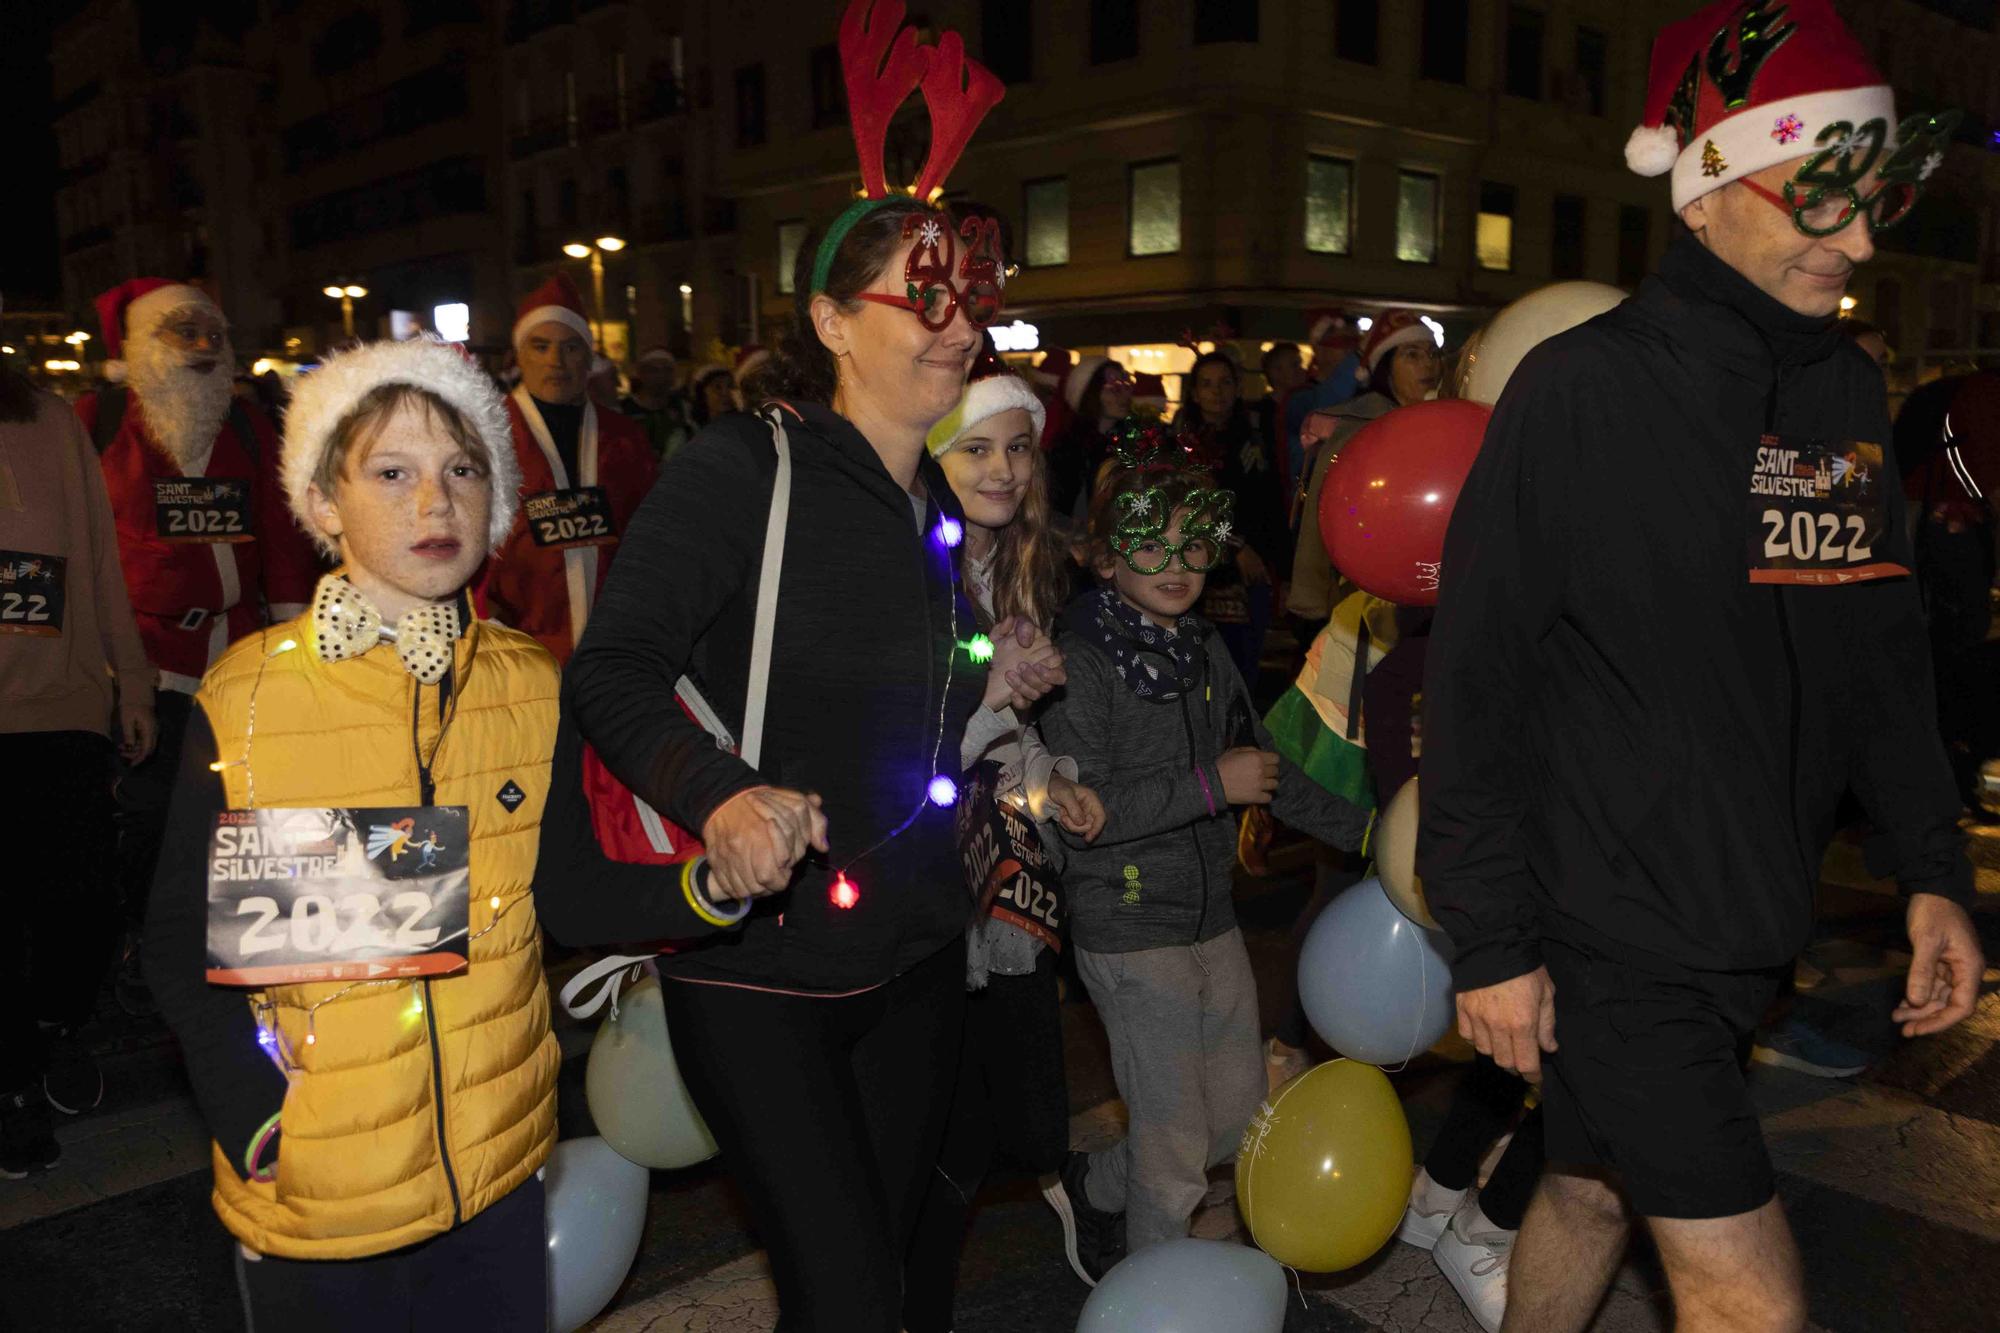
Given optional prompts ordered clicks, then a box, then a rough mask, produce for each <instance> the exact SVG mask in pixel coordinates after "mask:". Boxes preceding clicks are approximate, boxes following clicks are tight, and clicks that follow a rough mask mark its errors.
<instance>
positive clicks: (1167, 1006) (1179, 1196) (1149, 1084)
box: [1076, 930, 1265, 1252]
mask: <svg viewBox="0 0 2000 1333" xmlns="http://www.w3.org/2000/svg"><path fill="white" fill-rule="evenodd" d="M1076 965H1077V971H1079V972H1080V973H1082V974H1083V984H1084V985H1085V986H1087V987H1088V988H1089V989H1090V999H1091V1002H1092V1003H1093V1004H1095V1005H1096V1006H1097V1016H1098V1017H1099V1018H1100V1019H1101V1020H1102V1021H1103V1023H1104V1030H1105V1032H1106V1033H1107V1034H1108V1035H1109V1036H1110V1038H1111V1074H1112V1077H1113V1078H1115V1079H1116V1080H1117V1081H1118V1095H1119V1096H1121V1097H1123V1098H1124V1099H1125V1111H1126V1114H1127V1116H1128V1117H1129V1121H1130V1126H1129V1128H1128V1130H1127V1132H1126V1136H1125V1139H1124V1141H1123V1142H1121V1143H1119V1144H1117V1145H1116V1146H1114V1147H1110V1148H1106V1149H1104V1150H1103V1151H1102V1152H1096V1153H1092V1154H1091V1155H1090V1174H1089V1177H1088V1179H1087V1180H1086V1182H1085V1186H1084V1189H1085V1193H1087V1194H1088V1195H1089V1196H1090V1198H1089V1202H1090V1203H1091V1205H1092V1206H1094V1207H1097V1208H1102V1209H1105V1210H1106V1211H1108V1212H1114V1213H1115V1212H1123V1213H1124V1214H1125V1243H1126V1248H1127V1249H1128V1250H1129V1251H1133V1252H1136V1251H1138V1250H1139V1249H1141V1248H1143V1247H1145V1246H1147V1245H1156V1244H1158V1243H1159V1242H1161V1241H1164V1240H1175V1239H1178V1238H1180V1237H1182V1236H1185V1235H1187V1234H1188V1222H1189V1220H1190V1219H1191V1218H1193V1216H1194V1210H1195V1208H1196V1207H1197V1206H1198V1205H1199V1204H1200V1203H1201V1198H1202V1195H1203V1194H1204V1193H1206V1192H1207V1189H1208V1177H1207V1173H1208V1168H1209V1167H1211V1166H1217V1165H1220V1164H1221V1163H1223V1162H1227V1161H1230V1160H1232V1159H1234V1158H1235V1156H1236V1148H1237V1144H1238V1142H1239V1141H1240V1140H1241V1139H1242V1137H1243V1129H1244V1126H1246V1125H1248V1124H1249V1123H1250V1119H1251V1117H1252V1116H1254V1115H1256V1113H1257V1107H1258V1105H1259V1103H1261V1102H1262V1101H1263V1099H1264V1091H1265V1088H1264V1060H1263V1052H1262V1047H1261V1045H1260V1042H1259V1039H1258V1027H1257V983H1256V979H1255V978H1254V977H1252V976H1251V974H1250V955H1249V954H1247V953H1246V952H1244V949H1243V932H1242V931H1241V930H1231V931H1229V932H1228V933H1227V934H1225V935H1218V936H1216V937H1215V938H1214V939H1212V940H1209V941H1207V942H1206V943H1202V944H1196V945H1181V946H1176V947H1170V948H1165V949H1143V950H1140V951H1138V952H1136V953H1091V952H1090V951H1089V950H1088V949H1082V948H1079V949H1078V950H1077V951H1076Z"/></svg>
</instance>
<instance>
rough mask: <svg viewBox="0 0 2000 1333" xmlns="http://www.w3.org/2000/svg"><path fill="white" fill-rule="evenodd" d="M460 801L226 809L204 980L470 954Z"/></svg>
mask: <svg viewBox="0 0 2000 1333" xmlns="http://www.w3.org/2000/svg"><path fill="white" fill-rule="evenodd" d="M468 842H469V826H468V822H467V810H466V807H465V806H462V805H428V806H393V807H386V808H367V809H363V808H347V809H332V810H316V809H292V810H225V811H223V812H222V813H221V814H219V815H217V816H216V817H215V829H214V831H213V832H212V833H211V834H210V836H209V846H208V980H209V981H210V982H212V983H216V984H219V985H224V986H276V985H285V984H289V983H294V982H302V981H372V980H376V979H378V978H381V979H386V978H398V977H429V976H440V975H443V974H445V973H448V972H456V971H458V970H460V969H461V968H463V967H465V965H466V947H467V946H466V932H467V921H468V914H469V907H468V902H467V897H468V893H469V891H470V886H471V880H472V872H471V861H470V858H469V855H468V847H467V844H468Z"/></svg>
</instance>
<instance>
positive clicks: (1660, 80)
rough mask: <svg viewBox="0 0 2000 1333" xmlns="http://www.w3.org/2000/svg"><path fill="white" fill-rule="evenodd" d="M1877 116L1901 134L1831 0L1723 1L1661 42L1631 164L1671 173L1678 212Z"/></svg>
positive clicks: (1883, 91)
mask: <svg viewBox="0 0 2000 1333" xmlns="http://www.w3.org/2000/svg"><path fill="white" fill-rule="evenodd" d="M1875 120H1880V121H1882V122H1884V136H1885V138H1888V137H1892V136H1893V135H1894V132H1895V128H1896V104H1895V97H1894V95H1893V94H1892V93H1891V92H1890V89H1889V83H1888V80H1886V79H1884V78H1883V77H1882V74H1881V71H1879V70H1877V69H1876V68H1875V65H1874V62H1873V61H1871V60H1870V59H1869V58H1868V53H1867V52H1866V51H1864V50H1862V49H1861V44H1860V43H1859V42H1857V41H1855V40H1854V37H1853V35H1852V34H1850V33H1849V32H1848V31H1847V28H1846V26H1845V25H1843V24H1842V23H1841V21H1840V16H1839V15H1837V14H1835V13H1834V12H1833V5H1832V3H1831V0H1785V2H1784V3H1773V0H1719V2H1718V3H1716V4H1712V5H1709V6H1708V7H1707V8H1705V9H1703V10H1702V11H1701V12H1700V13H1699V14H1696V15H1695V16H1694V17H1693V18H1688V19H1682V20H1681V21H1680V22H1679V23H1674V24H1670V25H1668V26H1667V27H1665V28H1663V29H1661V30H1660V34H1659V35H1658V36H1657V37H1655V38H1654V39H1653V63H1652V67H1651V69H1650V70H1649V72H1648V74H1647V78H1646V112H1645V116H1644V117H1643V119H1642V123H1641V124H1640V125H1639V127H1638V128H1637V129H1635V130H1633V131H1632V137H1631V138H1630V139H1628V140H1627V141H1626V144H1625V164H1626V165H1627V166H1629V167H1630V168H1632V170H1634V171H1636V172H1638V173H1639V174H1640V175H1641V176H1662V175H1665V174H1666V173H1667V172H1669V171H1671V172H1672V173H1673V188H1674V196H1673V197H1674V207H1675V208H1676V209H1680V208H1685V207H1686V206H1687V205H1688V204H1690V203H1693V202H1694V201H1695V200H1696V199H1699V198H1701V197H1702V196H1703V195H1705V194H1707V193H1709V192H1710V191H1712V190H1717V189H1720V188H1721V187H1723V186H1724V185H1727V184H1729V183H1730V182H1731V181H1733V180H1737V179H1739V178H1741V177H1743V176H1748V175H1750V174H1752V173H1754V172H1759V171H1762V170H1764V169H1765V168H1766V167H1773V166H1776V165H1777V164H1778V163H1780V162H1789V161H1791V160H1793V159H1794V158H1800V157H1805V156H1807V155H1808V154H1810V153H1813V152H1816V151H1818V150H1819V149H1820V148H1822V147H1825V146H1826V145H1827V144H1828V143H1831V142H1832V139H1831V137H1830V136H1831V135H1833V134H1834V133H1836V132H1838V133H1852V132H1854V131H1856V130H1858V129H1860V128H1861V127H1863V126H1865V125H1867V124H1868V123H1869V122H1870V121H1875ZM1836 126H1845V129H1844V130H1839V131H1836V128H1835V127H1836ZM1823 140H1824V141H1825V142H1822V141H1823Z"/></svg>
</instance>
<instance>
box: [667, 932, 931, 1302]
mask: <svg viewBox="0 0 2000 1333" xmlns="http://www.w3.org/2000/svg"><path fill="white" fill-rule="evenodd" d="M660 990H661V994H662V995H663V996H664V998H665V1000H666V1008H667V1027H668V1030H669V1031H671V1032H672V1033H673V1034H674V1051H675V1054H676V1055H677V1056H678V1057H679V1058H680V1068H681V1073H682V1075H683V1076H684V1077H685V1078H686V1079H687V1083H688V1089H689V1091H690V1092H692V1093H693V1094H694V1100H695V1105H696V1106H698V1107H700V1108H701V1113H702V1117H703V1119H705V1120H706V1121H707V1122H708V1127H709V1129H710V1131H711V1132H712V1133H713V1134H714V1135H715V1141H716V1143H717V1144H718V1145H719V1146H720V1147H721V1149H722V1160H723V1163H724V1164H725V1165H726V1166H727V1167H728V1169H729V1173H730V1175H731V1176H733V1177H734V1178H735V1181H736V1184H737V1186H738V1187H739V1188H740V1189H741V1190H742V1191H743V1196H744V1199H745V1201H746V1202H747V1203H748V1205H749V1208H750V1222H751V1225H752V1227H754V1228H755V1230H756V1233H757V1237H758V1239H759V1240H760V1241H762V1242H763V1245H764V1249H765V1251H766V1253H767V1254H768V1255H769V1257H770V1262H771V1275H772V1277H773V1279H774V1280H775V1282H776V1285H777V1288H778V1305H779V1316H778V1329H777V1333H830V1331H831V1330H836V1329H837V1330H840V1331H841V1333H876V1331H877V1330H879V1331H880V1333H897V1330H898V1329H900V1328H901V1327H902V1308H903V1255H904V1253H905V1252H906V1251H907V1249H908V1248H909V1241H910V1234H911V1230H912V1228H914V1226H915V1225H916V1218H917V1213H918V1209H919V1207H920V1205H921V1204H922V1201H923V1194H924V1190H925V1189H926V1188H927V1187H928V1185H929V1183H930V1178H931V1176H932V1174H933V1173H934V1171H933V1168H934V1166H935V1164H936V1162H937V1156H938V1145H939V1141H940V1139H941V1138H942V1136H943V1134H944V1125H945V1116H946V1112H947V1111H948V1109H949V1106H950V1101H951V1088H952V1081H953V1078H954V1077H955V1075H956V1074H957V1055H958V1043H959V1037H960V1032H961V1029H962V1027H963V1024H964V1017H965V946H964V944H963V942H954V943H953V944H952V945H950V946H948V947H946V948H944V949H941V950H939V951H938V952H937V953H936V954H933V955H932V956H931V957H930V958H928V959H926V960H924V961H923V962H921V963H919V964H917V965H916V966H915V967H913V968H911V969H910V970H909V971H908V972H905V973H904V974H903V975H902V976H899V977H897V978H896V979H895V980H893V981H891V982H889V983H888V984H886V985H883V986H878V987H876V988H875V989H873V990H870V991H864V992H862V993H861V994H859V995H849V996H843V997H840V998H837V999H822V998H811V997H806V996H799V995H781V994H776V993H773V992H770V991H759V990H748V989H744V988H741V987H735V986H716V985H706V984H702V983H699V982H691V981H671V982H669V983H668V984H666V985H663V986H662V987H661V988H660Z"/></svg>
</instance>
